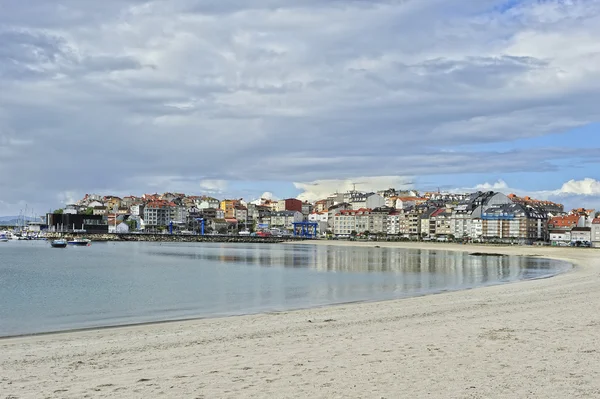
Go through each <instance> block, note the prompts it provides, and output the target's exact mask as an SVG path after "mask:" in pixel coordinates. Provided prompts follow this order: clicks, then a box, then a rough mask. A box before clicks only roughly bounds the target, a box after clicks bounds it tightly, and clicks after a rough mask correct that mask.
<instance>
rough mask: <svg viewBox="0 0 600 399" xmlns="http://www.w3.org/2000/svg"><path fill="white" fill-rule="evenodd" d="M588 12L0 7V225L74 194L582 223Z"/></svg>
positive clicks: (439, 4) (209, 2) (589, 142)
mask: <svg viewBox="0 0 600 399" xmlns="http://www.w3.org/2000/svg"><path fill="white" fill-rule="evenodd" d="M598 65H600V0H530V1H516V0H511V1H507V0H329V1H323V0H253V1H247V0H229V1H222V0H148V1H144V0H103V1H96V0H57V1H46V0H30V1H27V2H24V1H17V0H2V1H1V2H0V215H15V214H19V212H21V211H24V209H25V208H26V207H27V209H29V211H28V212H31V211H32V210H33V211H35V212H36V213H44V212H47V211H48V210H50V209H55V208H58V207H61V206H63V205H64V204H65V203H69V202H72V201H74V200H77V199H78V198H80V197H82V196H83V195H84V194H86V193H98V194H114V195H129V194H136V195H141V194H143V193H154V192H164V191H176V192H185V193H188V194H195V195H201V194H210V195H215V196H217V197H220V198H224V197H234V198H238V197H244V198H247V199H252V198H256V197H259V196H260V195H261V194H262V193H264V192H269V193H272V195H273V196H275V197H279V198H282V197H296V196H299V197H300V198H303V199H317V198H318V197H319V196H322V195H324V194H326V193H329V192H332V191H335V190H345V189H348V188H352V187H353V184H354V183H356V188H357V189H361V190H374V189H384V188H389V187H392V186H394V187H396V188H416V189H419V190H422V191H425V190H437V189H438V188H439V189H441V190H454V191H468V190H476V189H495V190H499V191H503V192H506V193H508V192H515V193H517V194H522V195H525V194H529V195H532V196H537V197H539V198H544V199H551V200H555V201H560V202H563V203H565V204H566V205H567V206H568V207H569V206H571V207H574V206H585V207H588V208H597V209H600V181H599V180H600V167H599V166H600V165H599V162H600V124H598V122H599V121H600V115H599V114H600V108H599V107H598V104H599V103H600V68H598V67H597V66H598Z"/></svg>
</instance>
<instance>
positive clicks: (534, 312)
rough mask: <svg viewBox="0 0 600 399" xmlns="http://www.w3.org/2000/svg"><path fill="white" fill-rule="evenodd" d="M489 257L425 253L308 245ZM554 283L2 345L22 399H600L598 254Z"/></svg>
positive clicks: (0, 361)
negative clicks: (400, 398) (182, 398)
mask: <svg viewBox="0 0 600 399" xmlns="http://www.w3.org/2000/svg"><path fill="white" fill-rule="evenodd" d="M331 244H333V245H371V246H373V245H375V244H377V245H380V246H382V247H384V246H395V247H411V248H417V247H418V248H424V249H448V250H460V251H469V252H487V250H488V249H489V247H485V246H483V247H479V246H471V245H469V246H461V245H451V244H435V245H432V244H425V243H384V242H382V243H347V242H346V243H344V242H335V241H334V242H327V241H320V242H316V244H315V242H307V244H306V245H331ZM494 252H495V253H502V254H508V255H529V256H544V257H552V258H557V259H563V260H567V261H570V262H573V263H575V264H577V267H576V269H575V270H573V271H571V272H568V273H565V274H562V275H559V276H556V277H553V278H549V279H541V280H534V281H525V282H519V283H513V284H506V285H500V286H494V287H486V288H478V289H473V290H469V291H459V292H450V293H444V294H438V295H430V296H424V297H419V298H409V299H402V300H393V301H386V302H373V303H358V304H348V305H340V306H331V307H327V308H321V309H310V310H302V311H294V312H286V313H273V314H263V315H253V316H242V317H231V318H222V319H210V320H196V321H187V322H174V323H162V324H151V325H144V326H136V327H125V328H112V329H101V330H92V331H83V332H73V333H62V334H51V335H43V336H34V337H22V338H11V339H4V340H0V375H1V377H0V392H2V393H3V395H5V396H8V397H19V398H39V397H56V398H81V397H89V398H96V397H98V398H100V397H118V398H132V397H134V398H136V397H139V398H153V397H190V398H194V397H205V398H216V397H218V398H223V397H225V398H241V397H258V398H262V397H276V398H297V397H312V398H381V397H385V398H396V397H406V398H425V397H431V398H561V399H563V398H589V397H598V396H599V395H600V379H599V378H598V373H599V368H598V360H597V355H598V353H600V336H598V334H597V330H598V326H599V325H600V316H599V315H600V277H599V276H600V251H597V250H593V249H576V248H548V247H518V246H515V247H494Z"/></svg>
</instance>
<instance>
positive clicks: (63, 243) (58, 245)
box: [50, 239, 67, 248]
mask: <svg viewBox="0 0 600 399" xmlns="http://www.w3.org/2000/svg"><path fill="white" fill-rule="evenodd" d="M50 245H51V246H52V248H66V247H67V240H62V239H60V240H54V241H51V242H50Z"/></svg>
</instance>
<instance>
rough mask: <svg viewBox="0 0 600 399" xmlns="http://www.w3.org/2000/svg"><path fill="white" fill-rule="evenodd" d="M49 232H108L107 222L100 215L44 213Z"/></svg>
mask: <svg viewBox="0 0 600 399" xmlns="http://www.w3.org/2000/svg"><path fill="white" fill-rule="evenodd" d="M46 224H47V225H48V231H50V232H86V233H100V234H105V233H108V224H107V222H106V220H105V219H104V217H103V216H101V215H81V214H78V215H74V214H68V213H66V214H62V213H61V214H59V213H48V214H46Z"/></svg>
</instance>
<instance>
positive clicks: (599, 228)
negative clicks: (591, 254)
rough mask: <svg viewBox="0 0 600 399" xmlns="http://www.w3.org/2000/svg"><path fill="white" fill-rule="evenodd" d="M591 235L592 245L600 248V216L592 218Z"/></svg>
mask: <svg viewBox="0 0 600 399" xmlns="http://www.w3.org/2000/svg"><path fill="white" fill-rule="evenodd" d="M590 235H591V238H592V246H593V247H594V248H600V218H595V219H594V220H592V227H591V232H590Z"/></svg>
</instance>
